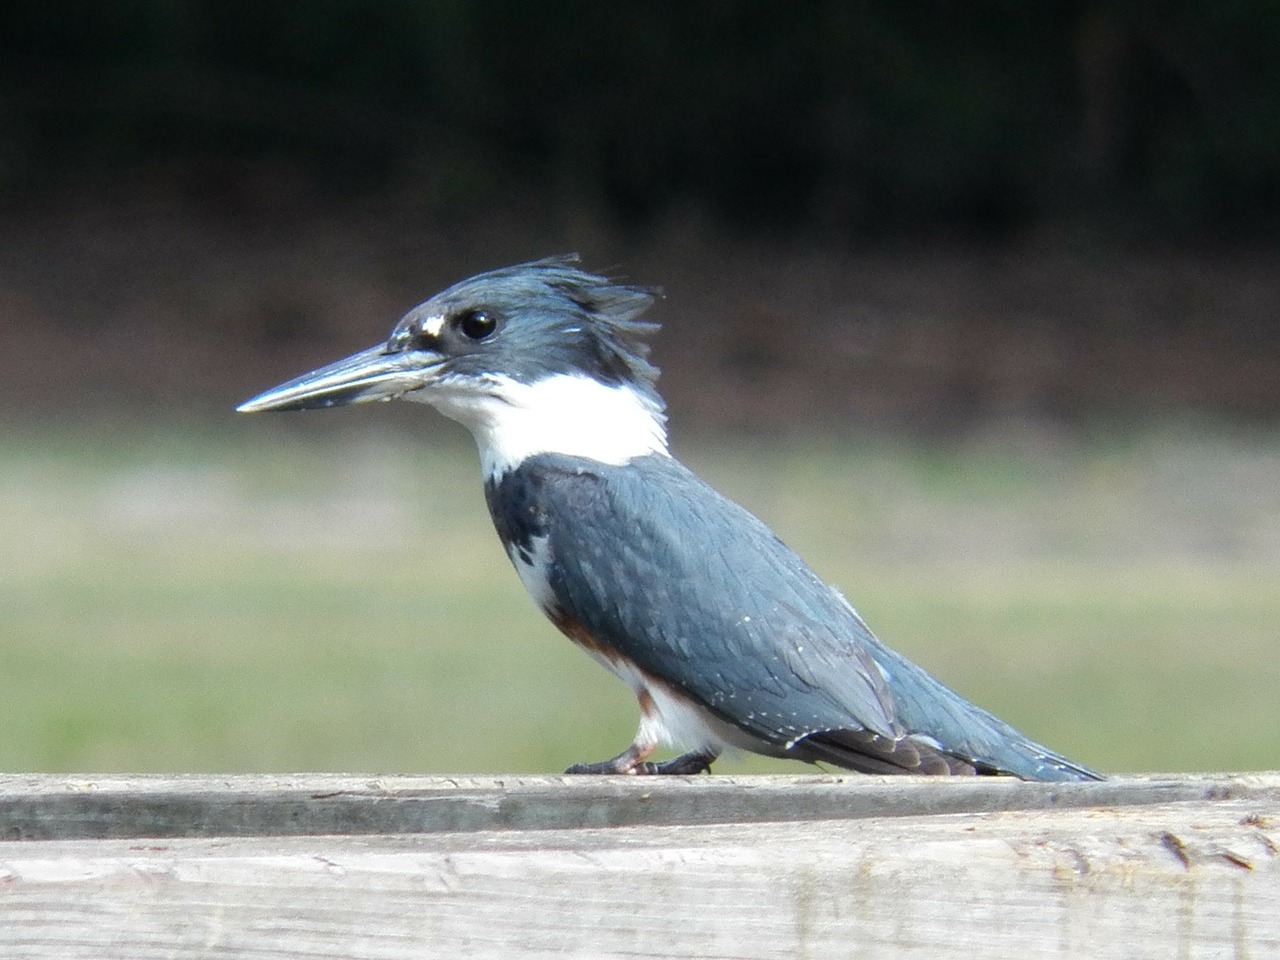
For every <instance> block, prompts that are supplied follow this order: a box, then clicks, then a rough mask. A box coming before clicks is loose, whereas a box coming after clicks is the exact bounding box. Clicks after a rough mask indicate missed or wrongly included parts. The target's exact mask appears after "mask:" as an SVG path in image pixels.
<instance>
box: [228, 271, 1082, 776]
mask: <svg viewBox="0 0 1280 960" xmlns="http://www.w3.org/2000/svg"><path fill="white" fill-rule="evenodd" d="M654 297H655V293H654V291H653V290H651V289H649V288H645V287H637V286H631V285H627V284H619V283H616V282H613V281H611V280H609V279H608V278H606V277H602V276H598V275H595V274H591V273H587V272H585V271H583V270H581V269H579V268H578V267H577V266H576V265H575V262H574V258H563V257H561V258H552V259H548V260H539V261H534V262H532V263H526V264H520V265H517V266H514V267H505V268H502V269H500V270H494V271H490V272H489V273H484V274H480V275H478V276H475V277H472V278H470V279H467V280H464V281H462V282H461V283H458V284H455V285H454V286H452V287H449V288H448V289H446V290H444V291H442V292H441V293H439V294H437V295H436V296H434V297H432V298H431V299H430V300H427V301H426V302H425V303H423V304H421V305H420V306H418V307H415V308H414V309H413V310H411V311H410V312H409V313H408V314H406V315H405V316H404V317H403V318H402V319H401V320H400V321H399V323H397V324H396V326H395V327H394V328H393V330H392V331H391V335H390V336H389V337H388V339H387V340H386V342H385V343H383V344H379V345H378V346H375V347H372V348H370V349H368V350H365V351H362V352H360V353H357V354H355V355H353V356H351V357H348V358H346V359H344V360H340V361H338V362H336V363H333V364H330V365H329V366H327V367H323V368H321V369H319V370H315V371H312V372H311V373H308V374H305V375H303V376H301V377H298V378H295V379H294V380H292V381H289V382H287V383H285V384H282V385H281V386H279V387H276V388H274V389H272V390H269V391H267V392H266V393H264V394H261V395H260V396H258V397H255V398H254V399H253V400H250V401H248V402H246V403H245V404H242V405H241V407H240V408H239V409H240V410H242V411H246V412H249V411H255V410H303V409H312V408H318V407H328V406H335V405H341V404H347V403H358V402H364V401H368V400H380V399H392V398H395V397H404V398H406V399H410V400H419V401H422V402H426V403H429V404H431V405H433V406H435V407H436V408H437V409H438V410H439V411H440V412H441V413H443V414H444V415H445V416H448V417H451V418H453V419H455V420H458V421H459V422H461V423H463V424H464V425H465V426H467V427H468V429H470V430H471V432H472V433H473V434H474V435H475V437H476V441H477V444H478V446H479V449H480V455H481V462H482V465H483V468H484V471H485V477H486V486H485V495H486V500H487V502H488V505H489V509H490V513H491V515H492V517H493V521H494V524H495V526H496V527H497V530H498V533H499V535H500V537H501V538H502V540H503V543H504V544H505V545H506V547H507V549H508V553H509V555H510V556H511V558H512V561H513V562H514V563H515V565H516V569H517V571H518V572H519V573H520V576H521V579H522V580H523V581H524V583H525V586H526V587H527V588H528V589H529V591H530V593H531V595H532V596H533V597H534V599H535V600H536V601H537V602H538V603H539V604H540V605H541V606H542V608H543V610H544V611H545V612H546V613H547V615H548V616H549V617H550V618H551V619H552V621H553V622H554V623H555V624H556V625H557V626H558V627H559V628H560V629H561V630H562V631H563V632H564V633H565V634H567V635H568V636H569V637H570V638H571V639H573V640H574V641H575V642H576V643H578V644H579V645H580V646H582V647H583V648H584V649H586V650H587V651H588V652H589V653H590V654H591V655H592V656H594V657H596V658H597V659H599V660H600V661H601V662H602V663H604V664H605V665H606V666H608V667H609V668H610V669H611V670H613V671H614V672H615V673H616V674H618V675H619V676H620V677H622V678H623V679H624V680H626V681H627V682H628V683H629V684H631V686H632V687H633V689H634V690H635V692H636V696H637V699H638V701H639V703H640V707H641V715H642V720H641V725H640V730H639V731H638V732H637V734H636V739H635V741H634V742H633V744H632V745H631V746H630V747H629V748H628V749H627V750H626V751H624V752H623V753H622V754H620V755H619V756H618V757H615V758H613V759H612V760H608V761H604V762H601V763H594V764H584V765H579V766H577V767H575V768H572V769H573V770H574V771H576V772H586V773H677V772H678V773H684V772H694V771H697V770H701V769H705V768H707V767H708V765H709V764H710V763H711V762H712V761H713V760H714V759H715V758H716V756H717V755H718V754H719V752H720V750H721V749H722V748H723V747H724V746H735V747H742V748H745V749H748V750H754V751H757V752H760V753H764V754H769V755H774V756H786V757H793V758H796V759H800V760H812V761H826V762H830V763H833V764H836V765H839V766H842V767H846V768H849V769H853V770H862V771H867V772H877V773H956V774H958V773H967V774H973V773H1005V774H1011V775H1014V776H1018V777H1023V778H1026V779H1036V780H1074V779H1096V778H1097V774H1094V773H1092V772H1091V771H1089V770H1087V769H1085V768H1083V767H1081V766H1079V765H1077V764H1075V763H1072V762H1071V761H1069V760H1067V759H1066V758H1064V757H1062V756H1059V755H1058V754H1056V753H1054V752H1052V751H1050V750H1048V749H1046V748H1045V747H1042V746H1040V745H1038V744H1036V743H1034V742H1032V741H1031V740H1029V739H1027V738H1026V737H1024V736H1023V735H1022V734H1020V733H1019V732H1018V731H1016V730H1014V729H1013V728H1012V727H1010V726H1009V725H1008V724H1006V723H1004V722H1002V721H1000V720H998V719H997V718H995V717H993V716H992V715H991V714H989V713H987V712H986V711H984V710H982V709H980V708H978V707H976V706H974V705H973V704H971V703H969V702H968V701H966V700H964V699H963V698H962V697H960V696H958V695H957V694H955V693H954V692H952V691H951V690H949V689H948V688H946V687H945V686H943V685H942V684H940V683H939V682H938V681H937V680H935V679H934V678H933V677H931V676H929V674H927V673H926V672H925V671H924V670H922V669H920V668H919V667H917V666H916V665H915V664H913V663H911V662H910V661H908V660H906V659H905V658H903V657H901V656H899V655H898V654H897V653H895V652H893V651H892V650H890V649H889V648H887V647H885V646H884V645H883V644H881V643H880V641H879V640H877V639H876V637H875V636H874V635H873V634H872V633H871V631H870V630H869V629H868V628H867V626H866V624H865V623H863V621H862V619H861V618H860V617H859V616H858V614H857V613H856V612H855V611H854V609H853V608H852V607H851V606H850V605H849V604H848V603H847V602H845V600H844V598H843V597H842V596H841V595H840V594H839V593H837V592H836V591H835V590H834V589H833V588H832V587H830V586H828V585H827V584H826V583H824V582H823V581H822V580H821V579H820V578H819V577H818V576H817V575H816V574H815V573H814V572H813V571H812V570H811V569H810V568H809V567H808V566H807V565H806V564H805V563H804V562H803V561H802V560H801V559H800V558H799V557H798V556H797V555H796V554H795V553H794V552H792V551H791V550H790V549H788V548H787V547H786V546H785V545H784V544H783V543H782V542H781V541H780V540H779V539H778V538H777V537H776V536H775V535H774V534H773V533H772V532H771V531H770V530H769V529H768V527H766V526H765V525H764V524H763V523H762V522H760V521H759V520H758V519H756V518H755V517H754V516H752V515H751V514H750V513H748V512H747V511H746V510H744V509H743V508H742V507H740V506H738V505H737V504H735V503H733V502H731V501H729V500H727V499H726V498H724V497H722V496H721V495H720V494H718V493H716V492H715V491H714V490H712V489H711V488H710V487H708V486H707V485H706V484H704V483H703V482H702V481H701V480H699V479H698V478H697V477H695V476H694V475H693V474H692V473H690V472H689V470H687V469H686V468H685V467H684V466H682V465H681V464H680V463H679V462H678V461H676V460H674V459H673V458H671V457H670V455H669V453H668V452H667V445H666V432H665V428H664V421H665V417H664V413H663V405H662V399H661V397H660V396H659V394H658V393H657V390H656V388H655V380H656V378H657V369H656V368H655V367H654V366H653V365H652V364H650V362H649V360H648V351H649V348H648V343H647V340H646V338H647V337H648V336H649V335H650V334H652V333H653V332H654V331H656V330H657V324H654V323H650V322H648V321H644V320H641V319H639V318H640V316H641V314H642V313H643V312H644V311H645V310H646V309H647V308H648V307H649V306H650V304H651V303H652V302H653V299H654ZM663 739H670V740H672V741H676V742H685V743H686V745H688V746H691V747H692V748H693V749H692V751H691V752H690V753H688V754H685V755H684V756H682V757H679V758H677V759H676V760H674V761H669V762H668V763H665V764H653V763H650V762H648V760H647V758H648V756H649V755H650V753H651V752H652V751H653V749H654V748H655V747H656V746H657V744H658V743H659V742H660V741H661V740H663Z"/></svg>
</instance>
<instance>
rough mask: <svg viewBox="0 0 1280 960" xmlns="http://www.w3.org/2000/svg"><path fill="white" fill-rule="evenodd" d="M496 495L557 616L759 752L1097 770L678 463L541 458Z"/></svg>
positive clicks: (503, 529) (497, 511)
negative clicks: (938, 667)
mask: <svg viewBox="0 0 1280 960" xmlns="http://www.w3.org/2000/svg"><path fill="white" fill-rule="evenodd" d="M486 500H487V502H488V505H489V509H490V512H491V514H492V516H493V520H494V524H495V526H496V527H497V529H498V533H499V535H500V536H501V537H502V539H503V541H504V542H506V543H508V544H511V545H513V546H514V547H515V548H516V549H523V550H525V551H526V553H527V554H531V553H532V552H534V551H535V550H537V549H541V550H543V551H546V552H547V555H548V556H549V558H550V562H549V564H548V567H547V570H546V575H547V578H548V582H549V586H550V591H551V595H552V596H553V597H554V603H555V607H554V608H553V609H549V610H547V611H546V612H547V614H548V616H550V617H551V619H552V620H553V621H557V622H562V621H566V620H567V621H570V622H573V623H575V624H577V625H580V626H581V627H582V628H585V630H586V631H587V633H588V634H589V635H590V636H591V637H592V638H593V639H594V640H595V642H597V643H599V644H601V645H602V646H606V647H608V648H611V649H613V650H616V651H617V652H618V653H619V654H620V655H621V656H623V657H625V658H627V659H628V660H630V661H632V662H633V663H635V664H636V665H637V666H638V667H640V668H641V669H642V670H643V671H644V672H645V673H647V674H650V675H652V676H654V677H657V678H660V679H663V680H666V681H667V682H669V683H671V684H673V685H674V686H676V687H678V688H679V690H680V691H681V692H683V693H684V694H685V695H687V696H688V697H690V698H692V699H693V700H694V701H696V702H697V703H699V704H701V705H703V706H704V707H706V708H707V709H708V710H710V711H711V712H713V713H714V714H715V715H716V716H717V717H719V718H720V719H722V720H723V721H725V722H726V723H728V724H730V725H732V726H733V727H736V728H738V729H740V730H742V731H743V732H744V733H745V734H747V735H748V737H749V738H751V739H753V740H757V741H759V745H758V747H757V749H758V750H759V752H767V753H774V754H777V755H785V756H791V757H795V758H797V759H804V760H825V761H828V762H831V763H835V764H839V765H840V766H844V767H848V768H851V769H859V770H865V771H868V772H876V773H887V772H911V771H915V770H917V769H919V768H924V769H925V770H928V771H930V772H959V770H960V769H962V768H964V767H966V766H967V767H969V768H971V771H972V772H980V773H1007V774H1013V775H1015V776H1018V777H1023V778H1026V779H1034V780H1074V779H1093V778H1095V776H1096V775H1095V774H1092V773H1091V772H1089V771H1088V770H1086V769H1084V768H1083V767H1080V766H1078V765H1077V764H1074V763H1072V762H1071V761H1069V760H1067V759H1066V758H1065V757H1062V756H1060V755H1058V754H1056V753H1054V752H1053V751H1051V750H1049V749H1047V748H1046V747H1043V746H1040V745H1039V744H1036V743H1034V742H1033V741H1031V740H1029V739H1027V738H1026V737H1024V736H1023V735H1022V734H1020V733H1019V732H1018V731H1017V730H1015V729H1013V728H1012V727H1010V726H1009V725H1008V724H1006V723H1004V722H1003V721H1001V720H998V719H997V718H995V717H994V716H992V715H991V714H989V713H987V712H986V711H984V710H982V709H980V708H978V707H976V706H974V705H973V704H971V703H969V702H968V701H966V700H964V699H963V698H962V697H960V696H959V695H958V694H956V693H954V692H953V691H951V690H950V689H948V688H947V687H945V686H943V685H942V684H941V683H939V682H938V681H937V680H935V679H933V678H932V677H931V676H929V674H927V673H926V672H925V671H923V670H921V669H920V668H919V667H917V666H916V665H914V664H912V663H911V662H910V661H908V660H906V659H905V658H903V657H901V656H899V655H898V654H896V653H894V652H893V651H892V650H890V649H889V648H887V647H885V646H884V645H883V644H881V643H880V641H879V640H878V639H876V637H875V636H874V635H873V634H872V633H871V631H870V630H869V629H868V628H867V626H866V624H865V623H864V622H863V620H862V618H861V617H860V616H858V614H857V613H856V612H855V611H854V609H853V608H852V607H851V606H850V605H849V604H848V603H847V602H846V601H845V600H844V598H843V597H841V596H840V594H839V593H837V592H836V591H835V590H834V589H832V588H831V587H830V586H828V585H827V584H826V583H824V582H823V581H822V580H821V578H819V577H818V576H817V574H815V573H814V572H813V570H811V569H810V568H809V567H808V565H807V564H805V563H804V561H803V560H801V559H800V557H799V556H798V555H797V554H795V553H794V552H793V551H792V550H791V549H790V548H788V547H787V546H786V545H785V544H784V543H782V541H781V540H779V539H778V538H777V537H776V536H775V535H774V534H773V533H772V531H770V530H769V528H768V527H766V526H765V525H764V524H763V523H762V522H761V521H760V520H758V519H757V518H756V517H754V516H753V515H752V514H750V513H749V512H747V511H746V510H744V509H743V508H742V507H740V506H739V505H738V504H736V503H734V502H732V501H731V500H728V499H727V498H725V497H723V496H721V495H720V494H718V493H717V492H716V491H715V490H713V489H712V488H711V487H709V486H707V485H706V484H705V483H703V481H701V480H700V479H698V477H696V476H695V475H694V474H693V473H691V472H690V471H689V470H688V469H687V468H685V467H684V466H683V465H681V464H680V463H679V462H678V461H676V460H673V459H671V458H668V457H659V456H649V457H645V458H640V459H637V460H635V461H632V462H631V463H629V464H627V465H625V466H610V465H603V464H593V463H590V462H589V461H584V460H581V459H578V458H570V457H563V456H554V455H544V456H538V457H533V458H530V459H529V460H526V461H525V462H524V463H523V464H522V465H521V466H520V467H519V468H518V469H516V470H514V471H512V472H511V473H508V474H507V475H506V476H504V477H503V478H502V479H501V480H499V481H493V482H490V483H489V484H487V485H486ZM620 532H621V533H622V535H621V536H619V533H620ZM539 541H543V542H542V543H539ZM904 738H905V740H904ZM956 761H958V762H956ZM948 768H949V769H948Z"/></svg>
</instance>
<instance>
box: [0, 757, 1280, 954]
mask: <svg viewBox="0 0 1280 960" xmlns="http://www.w3.org/2000/svg"><path fill="white" fill-rule="evenodd" d="M1050 786H1051V785H1045V784H1017V783H1014V782H1010V781H950V780H947V781H940V780H925V779H921V780H907V779H901V778H874V777H861V778H845V777H750V778H721V777H698V778H689V779H686V780H663V781H645V780H638V779H632V778H603V779H589V780H578V779H568V780H564V779H561V778H500V779H494V778H466V779H463V778H457V779H442V778H385V779H382V780H371V779H370V778H363V777H332V776H317V777H307V776H300V777H276V778H262V777H227V778H208V777H181V778H66V777H30V778H24V777H7V778H3V779H2V780H0V812H2V814H3V818H4V819H3V822H4V823H6V824H8V825H9V826H10V834H11V835H12V833H13V832H14V831H15V830H16V831H18V832H19V833H20V834H21V835H28V836H35V835H40V836H42V837H44V839H29V840H19V841H14V842H11V843H4V844H0V957H4V958H6V960H8V958H11V957H14V958H33V960H34V958H49V957H59V958H79V957H85V958H88V957H93V958H112V957H129V958H139V960H149V958H153V957H155V958H158V957H181V958H186V957H244V958H249V960H255V958H264V960H265V958H294V957H298V958H301V957H378V958H401V957H403V958H409V957H413V958H421V957H436V956H439V957H495V958H496V957H502V958H509V957H549V956H555V957H598V958H611V957H632V958H634V957H638V956H645V957H681V958H694V957H697V958H713V957H714V958H756V957H760V958H765V957H768V958H777V957H811V958H822V957H868V958H887V960H895V958H905V957H910V958H926V957H927V958H935V960H936V958H940V957H953V956H954V957H960V956H964V957H974V956H980V957H987V956H991V957H1018V958H1024V960H1025V958H1040V957H1045V958H1049V957H1053V958H1062V957H1082V958H1111V957H1117V958H1118V957H1125V958H1135V957H1136V958H1145V957H1151V958H1159V960H1165V958H1197V957H1241V958H1243V957H1250V958H1258V957H1270V956H1280V852H1278V851H1280V775H1276V774H1256V775H1247V776H1227V775H1222V776H1211V777H1187V778H1147V779H1139V778H1129V779H1121V780H1112V781H1107V782H1105V783H1102V784H1067V785H1056V786H1052V789H1046V788H1047V787H1050ZM1024 788H1033V789H1024ZM84 797H90V798H93V799H94V802H93V803H87V804H80V805H77V804H74V803H72V802H71V801H72V800H73V799H75V798H81V799H83V798H84ZM41 804H45V805H46V808H47V809H48V810H50V811H53V812H52V813H51V814H50V816H49V818H48V819H47V820H45V821H41V818H40V815H39V811H40V808H41ZM366 808H368V810H366ZM379 808H383V809H382V810H381V811H380V812H378V813H377V815H376V816H375V815H374V814H373V813H371V812H369V811H373V810H379ZM110 810H114V811H115V817H116V819H117V821H118V822H119V823H120V824H122V825H123V826H122V829H126V828H127V829H126V832H128V833H129V836H128V837H127V838H119V837H111V836H109V835H104V836H106V838H105V839H104V838H99V839H85V837H86V836H88V835H91V834H92V831H93V830H94V829H98V828H101V827H103V826H104V825H105V826H107V827H110V826H111V822H110V821H109V819H108V820H107V821H104V820H103V819H102V818H103V816H104V815H105V814H106V813H108V812H110ZM140 810H141V811H145V813H139V811H140ZM183 810H185V811H186V812H187V814H188V815H189V816H190V817H191V818H192V820H191V823H190V825H189V826H190V828H191V829H188V830H186V831H185V832H183V831H182V830H181V829H180V828H181V827H182V821H181V819H180V816H179V814H180V812H181V811H183ZM273 810H276V811H277V813H275V814H273V813H272V812H271V811H273ZM356 810H359V811H363V812H360V813H353V811H356ZM77 811H79V812H78V813H77ZM235 811H239V813H238V814H236V813H235ZM379 818H381V819H379ZM568 821H573V822H572V823H569V822H568ZM377 822H383V823H387V824H398V825H399V826H402V827H405V828H406V829H404V830H396V831H388V832H384V833H380V832H374V831H371V830H370V827H372V826H373V825H375V823H377ZM271 823H275V824H276V827H278V828H279V829H278V830H277V832H275V833H271V832H266V831H267V828H268V827H269V826H270V824H271ZM224 826H226V827H230V828H234V829H232V830H230V831H229V832H227V833H221V834H220V833H219V832H218V830H220V829H222V827H224ZM318 827H334V828H337V829H334V830H332V831H328V830H322V829H313V828H318ZM344 827H349V828H351V829H341V828H344ZM143 828H146V829H143ZM140 830H141V831H142V832H139V831H140ZM148 831H149V832H148ZM60 832H61V836H59V833H60ZM109 832H110V831H108V834H109Z"/></svg>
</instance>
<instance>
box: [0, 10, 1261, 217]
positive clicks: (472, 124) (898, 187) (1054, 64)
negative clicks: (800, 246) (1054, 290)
mask: <svg viewBox="0 0 1280 960" xmlns="http://www.w3.org/2000/svg"><path fill="white" fill-rule="evenodd" d="M0 44H2V45H3V52H4V56H3V57H2V58H0V116H3V130H4V136H3V142H2V143H0V198H3V199H7V200H9V201H13V200H14V199H15V198H29V197H32V196H40V195H47V194H48V193H50V192H55V193H56V192H58V191H61V190H65V189H67V188H75V187H83V186H85V185H88V186H89V187H91V188H92V187H93V186H95V184H97V183H105V182H110V181H113V180H117V179H119V178H121V177H127V176H130V175H133V176H142V177H159V176H164V177H168V178H172V179H176V180H178V181H189V182H190V183H192V184H193V185H197V186H198V185H199V184H200V183H201V182H202V181H205V180H209V179H216V178H217V177H225V176H227V175H228V173H227V171H229V170H230V171H234V170H236V169H238V166H237V165H244V164H250V165H259V164H278V165H282V166H283V167H285V168H286V169H289V170H291V171H293V172H294V173H295V174H296V175H297V176H300V177H304V178H307V181H308V183H309V185H310V187H311V188H312V189H314V190H316V191H318V192H319V193H320V195H324V194H326V193H329V192H332V193H337V194H350V193H352V192H355V193H357V194H358V193H360V192H362V191H369V190H377V191H387V190H410V191H412V192H413V194H414V195H415V196H418V197H422V198H426V200H427V201H428V202H429V203H431V204H437V205H441V206H454V207H466V206H470V205H474V206H480V207H483V206H493V205H500V204H502V203H504V202H508V201H509V200H510V198H511V197H512V196H516V195H524V196H540V197H544V198H545V197H550V198H553V199H554V200H555V201H557V202H565V203H573V204H577V205H579V206H580V207H582V208H583V209H585V210H587V211H589V212H592V213H597V214H599V215H601V216H605V217H608V218H610V219H612V220H613V221H614V222H619V223H629V224H637V223H643V222H645V221H646V220H649V219H651V218H653V217H655V216H660V215H662V214H663V213H664V212H665V211H667V210H668V209H670V208H672V207H692V208H695V209H699V210H703V211H706V212H707V213H708V214H710V215H711V216H713V217H714V218H716V219H717V220H719V221H720V222H722V223H725V224H728V225H731V226H733V227H735V228H767V229H769V230H772V231H776V230H788V231H792V230H794V231H808V232H814V233H816V234H817V235H819V236H822V237H824V238H827V239H837V240H840V239H872V240H874V239H877V238H900V237H911V236H919V235H927V234H930V233H937V232H946V231H957V230H958V231H963V232H966V233H968V232H974V233H979V234H983V235H990V236H996V237H999V236H1006V235H1011V234H1017V233H1018V232H1020V231H1026V230H1031V229H1036V228H1038V227H1042V226H1044V225H1057V224H1064V223H1065V224H1068V225H1073V226H1074V225H1081V224H1082V225H1084V226H1086V227H1089V228H1091V229H1098V230H1103V231H1111V232H1116V233H1119V234H1120V235H1121V236H1125V237H1132V236H1137V237H1138V238H1146V237H1161V238H1167V237H1173V238H1175V239H1181V240H1188V241H1202V240H1217V239H1222V238H1274V237H1275V235H1276V232H1277V230H1276V224H1277V213H1280V56H1278V55H1277V53H1276V51H1280V5H1277V4H1276V3H1275V2H1274V0H1239V2H1231V0H1203V2H1174V3H1168V4H1149V3H1137V2H1129V3H1126V2H1118V0H1117V2H1111V3H1107V2H1099V3H1092V4H1087V3H1063V2H1037V3H1027V2H1022V0H1004V2H987V3H982V4H963V3H944V2H932V3H924V2H910V0H908V2H903V0H895V2H878V3H855V2H847V0H825V2H821V0H814V2H807V3H793V4H781V3H763V2H747V0H742V2H735V3H691V4H683V3H669V4H659V3H645V2H641V3H632V4H608V3H588V2H561V3H546V2H541V0H539V2H533V0H501V2H499V0H434V2H429V0H379V2H369V0H327V2H309V3H280V2H260V3H226V2H212V0H185V2H184V0H130V2H123V0H116V2H98V3H92V2H86V3H66V4H44V5H37V4H31V3H24V4H13V5H6V9H5V10H4V12H0Z"/></svg>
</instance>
